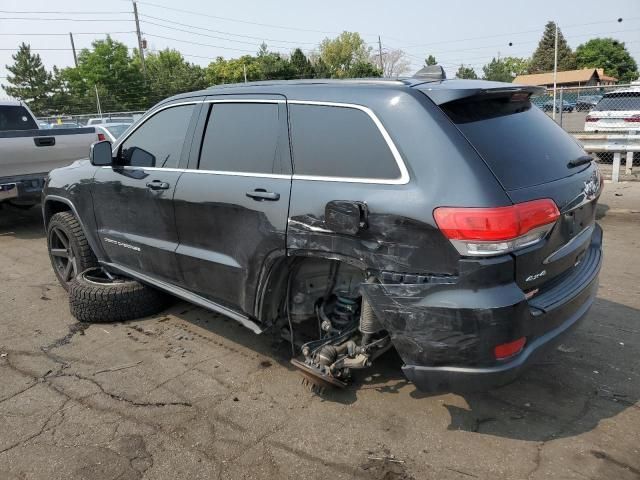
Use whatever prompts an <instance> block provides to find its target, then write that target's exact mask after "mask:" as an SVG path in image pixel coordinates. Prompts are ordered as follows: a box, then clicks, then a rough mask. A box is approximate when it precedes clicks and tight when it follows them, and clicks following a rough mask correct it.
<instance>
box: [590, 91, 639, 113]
mask: <svg viewBox="0 0 640 480" xmlns="http://www.w3.org/2000/svg"><path fill="white" fill-rule="evenodd" d="M595 109H596V110H598V111H600V112H603V111H620V110H640V92H626V93H615V92H612V93H608V94H607V95H605V96H604V97H602V100H600V101H599V102H598V104H597V105H596V108H595Z"/></svg>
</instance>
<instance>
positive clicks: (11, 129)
mask: <svg viewBox="0 0 640 480" xmlns="http://www.w3.org/2000/svg"><path fill="white" fill-rule="evenodd" d="M96 140H98V135H97V134H96V132H95V129H94V128H77V126H76V125H75V124H74V126H73V127H72V128H69V126H68V125H64V128H61V127H57V128H56V129H40V128H38V122H37V121H36V119H35V117H34V116H33V113H31V110H29V107H27V105H26V104H25V103H23V102H20V101H2V102H0V203H2V202H10V203H12V204H14V205H21V206H30V205H34V204H35V203H37V202H39V201H40V192H41V191H42V187H43V185H44V178H45V177H46V175H47V174H48V173H49V171H50V170H52V169H54V168H57V167H62V166H65V165H69V164H70V163H71V162H73V161H74V160H77V159H79V158H82V157H85V156H86V155H87V152H88V151H89V148H90V146H91V144H92V143H93V142H95V141H96Z"/></svg>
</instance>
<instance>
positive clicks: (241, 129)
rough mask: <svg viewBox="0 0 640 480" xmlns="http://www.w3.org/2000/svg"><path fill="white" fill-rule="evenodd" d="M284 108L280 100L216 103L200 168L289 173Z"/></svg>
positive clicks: (232, 171)
mask: <svg viewBox="0 0 640 480" xmlns="http://www.w3.org/2000/svg"><path fill="white" fill-rule="evenodd" d="M287 149H288V145H287V136H286V123H285V112H284V109H283V108H282V109H281V107H280V105H279V104H277V103H214V104H213V105H212V107H211V112H210V113H209V120H208V122H207V129H206V131H205V134H204V139H203V141H202V150H201V154H200V163H199V167H198V168H199V169H200V170H213V171H219V172H231V173H257V174H288V173H290V172H291V164H290V160H289V155H288V154H287V152H286V150H287Z"/></svg>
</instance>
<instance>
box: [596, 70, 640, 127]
mask: <svg viewBox="0 0 640 480" xmlns="http://www.w3.org/2000/svg"><path fill="white" fill-rule="evenodd" d="M584 131H585V132H630V131H631V132H633V131H640V84H638V82H634V83H632V84H631V86H630V87H629V88H624V89H620V90H616V91H613V92H609V93H606V94H605V95H604V96H603V97H602V99H600V101H599V102H598V104H597V105H596V107H595V108H594V109H593V110H591V112H589V114H588V115H587V118H586V119H585V122H584Z"/></svg>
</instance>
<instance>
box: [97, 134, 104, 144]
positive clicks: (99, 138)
mask: <svg viewBox="0 0 640 480" xmlns="http://www.w3.org/2000/svg"><path fill="white" fill-rule="evenodd" d="M105 140H106V137H105V136H104V133H99V134H98V141H99V142H104V141H105Z"/></svg>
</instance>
